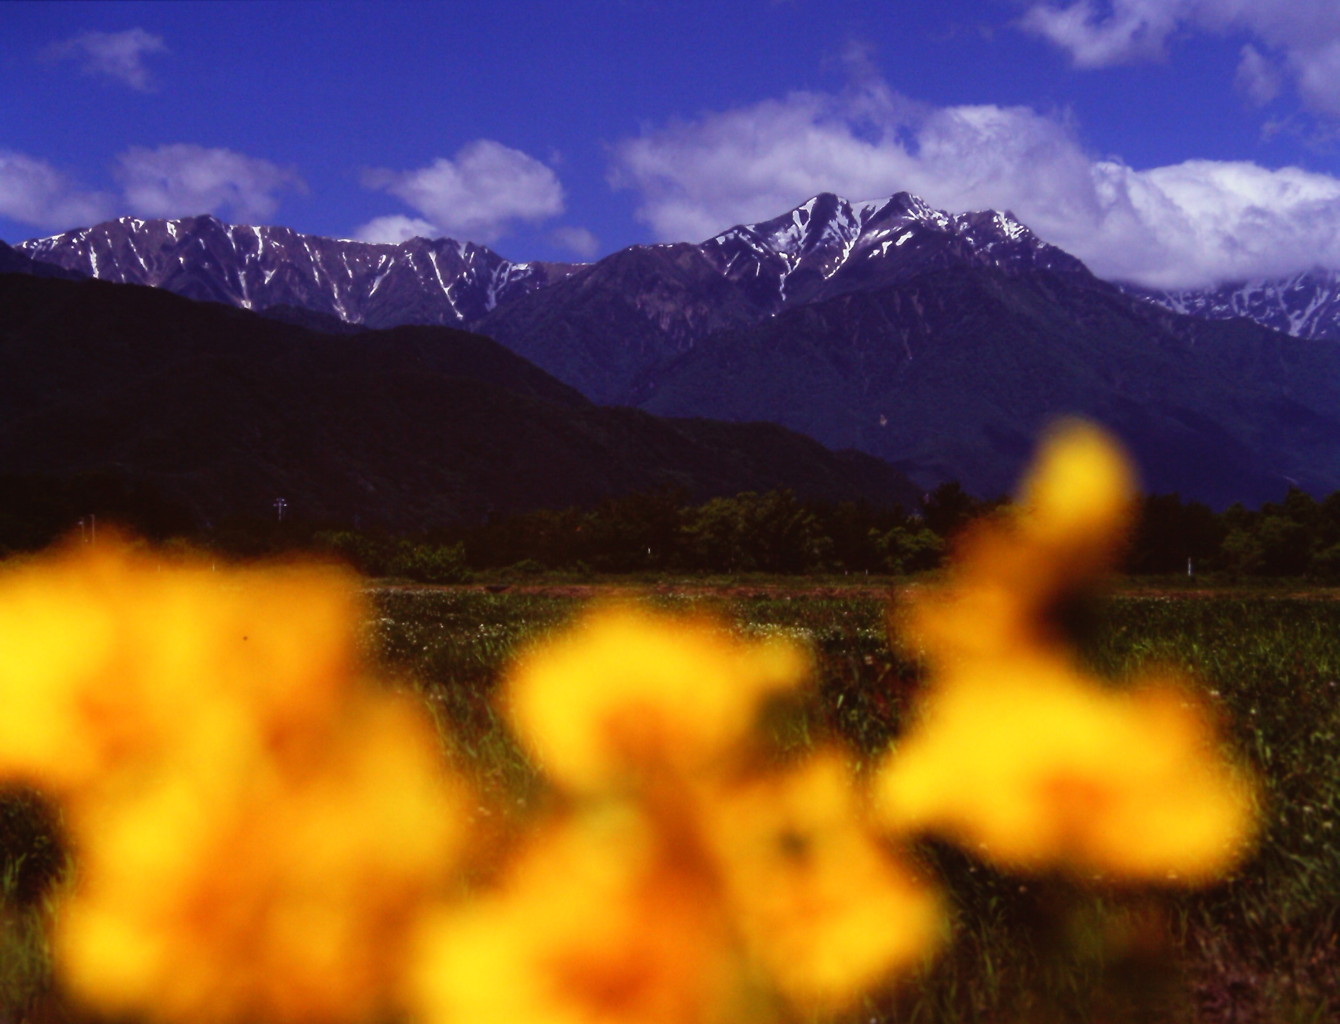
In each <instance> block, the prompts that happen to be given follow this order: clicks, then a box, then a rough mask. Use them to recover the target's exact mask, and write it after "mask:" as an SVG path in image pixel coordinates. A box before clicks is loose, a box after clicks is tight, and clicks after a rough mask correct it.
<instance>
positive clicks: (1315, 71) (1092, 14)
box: [1021, 0, 1340, 115]
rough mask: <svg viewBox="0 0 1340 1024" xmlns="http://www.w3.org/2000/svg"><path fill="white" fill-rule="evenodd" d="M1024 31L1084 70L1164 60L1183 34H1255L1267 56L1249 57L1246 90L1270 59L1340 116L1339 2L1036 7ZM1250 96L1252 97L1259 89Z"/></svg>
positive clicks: (1144, 1) (1317, 103) (1195, 0)
mask: <svg viewBox="0 0 1340 1024" xmlns="http://www.w3.org/2000/svg"><path fill="white" fill-rule="evenodd" d="M1021 24H1022V25H1023V27H1024V28H1025V29H1027V30H1029V31H1031V32H1034V33H1036V34H1038V35H1041V36H1043V37H1044V38H1046V39H1049V40H1050V41H1051V42H1053V43H1055V44H1056V45H1057V46H1059V47H1061V48H1062V49H1064V50H1066V51H1067V52H1069V54H1070V56H1071V59H1072V60H1073V61H1074V62H1075V64H1076V65H1077V66H1079V67H1089V68H1091V67H1104V66H1108V65H1113V64H1126V63H1132V62H1135V61H1140V60H1149V59H1154V58H1160V57H1163V56H1165V55H1166V53H1167V50H1168V44H1169V41H1170V40H1172V39H1173V38H1174V37H1175V36H1176V35H1177V34H1179V33H1183V32H1190V31H1208V32H1215V33H1229V32H1235V33H1247V34H1248V35H1250V36H1252V37H1254V39H1255V41H1256V42H1258V43H1260V44H1262V46H1263V47H1264V51H1265V52H1264V53H1263V52H1262V51H1261V50H1259V49H1257V48H1256V47H1254V46H1253V47H1252V51H1253V53H1254V54H1255V55H1256V56H1255V57H1246V58H1245V62H1244V63H1243V64H1240V65H1239V68H1238V79H1239V83H1240V85H1241V84H1242V82H1243V80H1244V77H1246V78H1248V79H1249V81H1250V80H1251V76H1252V75H1253V72H1254V71H1259V70H1263V69H1264V67H1265V66H1266V65H1265V64H1264V63H1263V62H1264V61H1265V60H1266V55H1267V54H1269V55H1271V57H1272V58H1273V61H1277V62H1278V66H1279V67H1281V68H1283V69H1284V72H1285V73H1287V74H1288V75H1289V76H1290V77H1291V78H1292V80H1293V83H1294V85H1295V87H1296V88H1297V90H1298V93H1299V95H1300V96H1301V97H1302V99H1303V101H1304V102H1305V103H1307V104H1308V105H1309V106H1310V107H1312V108H1313V109H1315V110H1317V111H1320V112H1322V113H1324V114H1328V115H1340V4H1337V3H1336V2H1335V0H1108V3H1106V4H1105V5H1103V7H1101V8H1100V7H1099V6H1098V5H1097V4H1095V3H1094V2H1093V0H1070V2H1068V3H1061V4H1056V3H1052V2H1047V3H1034V4H1033V5H1032V6H1031V7H1030V8H1029V9H1028V11H1027V12H1026V13H1025V14H1024V16H1023V18H1022V20H1021ZM1272 67H1273V62H1272ZM1278 73H1279V72H1276V74H1278ZM1255 81H1257V82H1259V83H1261V84H1265V83H1267V82H1268V81H1269V80H1268V79H1266V80H1261V79H1255ZM1247 88H1248V91H1249V95H1251V85H1250V84H1249V85H1248V86H1247ZM1276 88H1278V87H1276ZM1267 91H1268V90H1267ZM1258 95H1260V93H1258Z"/></svg>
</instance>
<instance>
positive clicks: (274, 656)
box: [0, 542, 360, 791]
mask: <svg viewBox="0 0 1340 1024" xmlns="http://www.w3.org/2000/svg"><path fill="white" fill-rule="evenodd" d="M351 583H352V581H351V580H350V579H349V578H348V577H347V576H346V575H345V574H344V573H341V572H338V571H336V570H334V569H327V568H313V567H303V568H296V567H295V568H272V569H266V570H236V569H234V570H228V571H224V572H213V571H211V568H210V566H208V565H205V564H203V563H200V562H189V561H188V562H182V563H178V564H172V563H169V564H167V565H163V564H161V562H160V561H159V560H158V559H157V558H156V557H154V556H153V555H152V554H150V553H142V552H137V551H135V550H133V549H131V548H130V547H128V546H126V545H124V544H121V543H117V542H105V543H103V544H101V545H99V546H97V547H92V548H89V547H85V546H71V547H67V548H65V549H64V550H62V551H58V552H56V553H54V554H52V555H47V556H44V557H41V558H37V559H32V560H28V561H24V562H20V563H17V564H16V565H13V566H7V567H5V568H3V569H0V648H2V649H3V650H4V652H5V657H4V658H3V659H0V707H4V708H5V714H4V715H0V774H6V775H19V776H25V777H28V778H29V779H30V780H31V781H33V782H35V783H38V784H41V785H43V786H45V787H47V788H50V789H53V790H56V791H62V790H66V789H69V788H71V787H78V786H81V785H88V784H91V783H95V782H102V781H105V780H106V776H107V773H108V772H110V771H113V770H115V769H117V768H119V767H126V766H129V765H130V764H131V762H136V763H142V762H145V761H146V760H152V759H154V758H157V757H159V756H161V755H162V754H163V752H164V751H165V750H167V749H168V748H174V747H177V746H179V745H180V742H179V741H180V737H181V736H182V735H183V732H184V731H190V729H191V726H192V723H194V722H198V721H201V720H204V721H205V722H207V723H210V724H211V727H214V728H217V727H218V726H219V725H220V724H221V723H223V722H224V721H225V720H230V721H231V723H232V724H233V725H234V726H236V727H237V728H239V729H243V730H247V731H249V732H250V733H252V734H253V735H252V736H251V740H252V742H253V744H254V743H260V744H265V745H272V746H278V745H282V744H283V743H284V742H285V741H286V738H287V737H289V736H291V735H294V734H301V733H302V732H303V731H304V730H306V729H308V728H309V727H311V726H312V725H314V724H315V723H318V722H320V721H321V720H322V719H323V718H324V717H328V716H329V715H330V714H331V709H332V708H333V707H336V706H337V705H338V701H339V699H340V698H341V697H342V696H343V694H344V692H345V691H346V690H347V689H348V688H349V686H350V685H351V682H352V679H353V670H354V667H355V662H356V659H355V648H354V629H353V624H354V623H355V622H356V620H357V615H358V613H359V611H360V605H359V601H358V598H357V593H356V590H355V589H354V587H353V586H352V585H351ZM229 706H230V707H231V710H230V707H229ZM233 739H234V738H233V737H230V738H229V741H228V742H229V743H232V742H233Z"/></svg>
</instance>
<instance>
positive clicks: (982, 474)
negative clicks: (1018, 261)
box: [644, 266, 1340, 505]
mask: <svg viewBox="0 0 1340 1024" xmlns="http://www.w3.org/2000/svg"><path fill="white" fill-rule="evenodd" d="M644 407H645V408H647V409H649V410H651V411H654V412H657V413H659V414H664V415H684V414H690V413H692V414H700V415H707V414H709V413H710V414H711V415H713V416H718V417H722V418H727V419H758V418H761V419H770V420H773V421H774V422H778V423H782V424H784V425H786V426H789V427H791V428H793V429H796V430H800V431H802V432H806V433H809V434H810V435H811V436H814V437H817V438H818V439H820V440H821V441H823V442H824V443H826V444H829V445H835V446H851V447H854V448H858V449H860V450H862V451H867V452H871V453H873V454H876V455H879V456H880V457H882V458H885V459H888V460H890V461H892V462H893V463H894V464H895V465H898V466H899V467H900V468H903V469H904V470H905V471H907V472H909V473H911V475H913V477H914V478H916V479H918V480H921V481H923V482H926V483H930V482H933V481H935V480H941V479H946V478H953V479H958V480H960V481H962V482H963V483H964V484H965V486H967V487H968V488H969V489H970V490H973V491H976V492H978V493H981V494H986V495H991V494H996V493H1003V492H1004V491H1005V490H1006V489H1007V488H1008V486H1009V485H1010V483H1011V481H1012V480H1013V479H1015V478H1016V477H1017V474H1018V472H1019V471H1020V469H1021V467H1022V466H1023V464H1024V463H1025V461H1026V459H1027V456H1028V453H1029V451H1030V450H1031V448H1032V445H1033V443H1034V440H1035V438H1036V437H1037V434H1038V432H1039V431H1040V430H1042V429H1044V428H1045V426H1046V425H1047V423H1048V422H1050V421H1051V420H1052V419H1054V418H1055V417H1057V416H1062V415H1067V414H1079V415H1085V416H1090V417H1094V418H1096V419H1098V420H1100V421H1101V422H1104V423H1106V424H1107V425H1109V426H1110V427H1111V428H1113V429H1114V430H1115V431H1116V432H1117V433H1118V434H1119V435H1120V436H1121V437H1123V439H1124V440H1126V441H1127V443H1128V444H1129V445H1130V446H1131V448H1132V449H1133V451H1134V454H1135V456H1136V458H1137V461H1138V462H1139V464H1140V465H1141V466H1142V467H1143V469H1144V473H1145V484H1146V486H1148V487H1149V488H1151V489H1153V490H1156V491H1172V490H1176V491H1180V492H1181V493H1182V494H1184V495H1186V496H1188V497H1194V498H1198V499H1201V500H1206V501H1209V502H1211V503H1213V504H1216V505H1223V504H1227V503H1228V502H1231V501H1235V500H1244V501H1259V500H1266V499H1276V498H1278V497H1279V496H1280V494H1281V493H1282V492H1283V490H1284V488H1285V487H1286V486H1287V484H1288V483H1290V482H1297V483H1299V484H1300V485H1302V486H1303V487H1305V488H1307V489H1310V490H1314V491H1316V492H1318V493H1323V492H1326V491H1329V490H1334V489H1336V488H1340V351H1337V350H1336V349H1334V348H1333V347H1332V346H1329V345H1323V344H1317V343H1308V342H1301V341H1299V340H1297V339H1293V338H1289V337H1287V336H1284V335H1280V334H1278V333H1275V332H1272V331H1268V330H1265V329H1264V328H1260V327H1257V326H1256V325H1253V324H1248V323H1245V322H1242V321H1235V322H1231V323H1216V322H1211V321H1202V320H1196V319H1193V318H1190V317H1181V316H1176V315H1173V314H1171V313H1167V312H1165V311H1162V310H1159V309H1158V308H1157V307H1152V306H1149V305H1147V304H1144V303H1141V302H1138V301H1137V300H1134V299H1131V298H1129V297H1127V296H1124V295H1122V294H1121V293H1120V292H1119V291H1117V290H1116V289H1115V288H1112V287H1110V286H1107V285H1104V284H1103V283H1102V282H1098V281H1096V280H1094V279H1091V278H1090V279H1088V280H1087V281H1086V280H1085V279H1084V278H1083V277H1080V276H1078V275H1073V274H1064V273H1063V274H1057V273H1054V272H1052V271H1049V270H1039V271H1032V272H1028V273H1017V272H1016V273H1006V272H1003V271H1000V270H984V269H980V268H970V267H964V266H959V267H950V268H946V269H942V270H934V271H930V272H928V273H925V274H923V275H920V276H918V277H915V278H913V279H911V280H909V281H906V282H903V283H901V284H897V285H894V286H892V287H888V288H884V289H880V290H872V291H863V292H850V293H848V294H845V295H841V296H837V297H835V298H832V299H828V300H825V301H821V302H815V303H811V304H810V305H807V306H803V307H800V308H798V309H795V310H791V311H789V312H786V313H783V314H782V315H780V316H778V317H776V318H775V319H773V320H770V321H768V322H767V323H764V324H759V325H755V326H753V327H750V328H746V329H743V330H737V331H729V332H722V333H720V334H717V335H714V336H713V337H711V338H709V339H706V340H704V341H703V342H701V343H700V344H699V345H698V346H697V347H696V348H695V349H694V350H693V351H691V352H689V353H686V354H685V355H684V356H682V357H681V358H680V359H679V360H678V361H677V362H676V363H675V364H674V365H672V366H670V367H668V368H667V369H666V370H665V371H664V372H663V374H662V375H661V378H660V380H659V381H658V384H657V387H656V389H655V391H654V392H653V393H652V394H651V395H650V396H649V397H648V399H647V400H646V401H645V402H644Z"/></svg>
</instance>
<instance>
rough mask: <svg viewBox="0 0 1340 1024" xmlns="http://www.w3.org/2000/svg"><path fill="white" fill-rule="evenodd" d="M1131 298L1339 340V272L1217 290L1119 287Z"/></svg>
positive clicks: (1319, 271)
mask: <svg viewBox="0 0 1340 1024" xmlns="http://www.w3.org/2000/svg"><path fill="white" fill-rule="evenodd" d="M1122 287H1123V289H1124V290H1125V291H1127V292H1129V293H1130V294H1131V295H1136V296H1139V297H1140V298H1143V299H1148V300H1149V301H1151V302H1157V303H1158V304H1159V305H1161V306H1164V307H1165V308H1167V309H1171V310H1173V311H1174V312H1177V313H1185V314H1187V315H1189V316H1198V317H1203V318H1204V319H1207V320H1231V319H1233V318H1235V317H1246V318H1247V319H1249V320H1255V321H1256V322H1257V323H1258V324H1262V325H1263V326H1265V327H1270V328H1273V329H1274V330H1277V331H1283V332H1284V333H1285V334H1292V335H1294V336H1295V337H1298V338H1317V339H1323V338H1324V339H1329V340H1335V341H1340V271H1337V270H1323V269H1321V268H1316V269H1313V270H1306V271H1303V272H1301V273H1297V274H1294V275H1292V276H1290V277H1283V278H1275V279H1271V280H1262V279H1258V280H1254V281H1244V282H1238V283H1236V284H1225V285H1220V286H1219V287H1217V288H1198V289H1196V288H1193V289H1184V290H1181V291H1153V290H1150V289H1146V288H1139V287H1136V286H1133V285H1123V286H1122Z"/></svg>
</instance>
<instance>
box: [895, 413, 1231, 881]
mask: <svg viewBox="0 0 1340 1024" xmlns="http://www.w3.org/2000/svg"><path fill="white" fill-rule="evenodd" d="M1133 496H1134V492H1133V487H1132V483H1131V479H1130V473H1129V469H1128V468H1127V464H1126V461H1125V460H1124V458H1122V456H1121V454H1120V452H1119V451H1118V450H1117V449H1116V448H1115V446H1114V445H1113V444H1112V442H1111V441H1110V440H1108V439H1107V437H1105V436H1104V435H1103V434H1102V433H1100V432H1099V431H1098V430H1096V429H1095V428H1093V427H1090V426H1087V425H1083V424H1071V425H1068V426H1067V427H1065V428H1063V429H1060V430H1058V431H1057V432H1056V433H1055V434H1054V435H1053V436H1052V438H1051V439H1050V440H1049V442H1048V443H1047V444H1046V445H1045V446H1044V448H1043V451H1042V453H1041V455H1040V457H1039V459H1038V462H1037V464H1036V466H1035V467H1034V469H1033V473H1032V476H1031V477H1030V478H1029V480H1028V481H1027V482H1026V484H1025V486H1024V488H1023V491H1022V493H1021V495H1020V499H1019V502H1018V505H1017V508H1016V509H1015V510H1014V511H1013V512H1012V513H1011V514H1009V515H1008V517H1005V518H998V519H988V520H982V521H980V522H979V523H978V524H977V526H976V529H975V530H972V531H970V532H969V533H968V535H967V536H966V537H965V538H964V542H963V546H962V548H963V549H962V551H961V552H960V557H959V558H958V560H957V562H956V564H955V566H954V569H953V571H952V573H951V575H950V577H949V578H948V580H947V581H946V582H945V583H944V584H943V585H941V586H938V587H934V588H930V589H929V590H928V591H927V592H926V593H925V594H923V595H921V596H920V597H919V598H917V599H915V600H913V601H912V602H911V603H910V607H909V609H908V610H907V612H906V613H905V615H904V617H903V619H902V620H901V621H900V622H899V623H897V626H898V628H899V630H900V632H902V633H903V634H904V636H905V637H906V639H907V642H909V643H910V644H912V645H915V646H917V647H918V648H919V649H920V651H921V653H922V654H923V655H924V657H925V658H926V660H927V662H928V664H929V667H930V674H931V680H930V685H929V693H928V695H927V697H926V699H925V701H924V702H923V705H922V707H921V708H920V709H919V715H918V718H917V720H916V721H915V723H914V724H913V726H912V727H911V728H910V729H909V730H908V731H907V732H906V734H905V735H904V737H903V738H902V739H901V741H900V742H899V743H898V744H897V745H896V747H895V749H894V750H893V751H892V753H891V754H890V756H889V758H888V760H887V763H886V765H885V766H884V768H883V769H882V770H881V773H880V779H879V783H878V787H879V800H880V806H881V812H882V816H883V819H884V820H885V821H886V822H887V823H888V824H889V826H890V827H892V828H894V829H896V830H898V831H909V830H910V831H929V832H934V833H938V834H941V835H943V836H944V837H946V838H949V839H953V840H957V841H958V842H960V843H962V844H963V845H964V846H966V847H967V848H968V849H969V850H970V851H972V852H975V853H978V854H980V855H981V856H983V857H985V858H987V859H989V860H991V861H993V862H994V863H996V864H997V865H999V866H1001V867H1003V868H1005V869H1007V870H1022V871H1039V870H1050V869H1059V870H1064V871H1069V872H1072V873H1075V874H1078V875H1080V876H1082V877H1107V878H1111V879H1115V880H1121V879H1129V880H1133V881H1184V882H1188V883H1193V884H1194V883H1203V882H1206V881H1209V880H1210V879H1212V878H1214V877H1216V876H1218V875H1221V874H1222V873H1224V872H1225V871H1227V870H1228V869H1229V868H1230V867H1231V866H1232V865H1233V864H1234V863H1235V862H1236V861H1238V860H1239V859H1240V858H1241V857H1242V855H1243V853H1244V851H1245V848H1246V844H1247V842H1248V840H1249V838H1250V835H1251V832H1252V827H1253V823H1254V820H1255V814H1254V809H1253V797H1252V788H1251V786H1250V785H1249V784H1248V781H1247V779H1246V778H1245V777H1244V776H1243V774H1242V773H1241V772H1240V771H1239V770H1237V769H1235V768H1234V767H1233V766H1232V765H1231V763H1229V762H1228V761H1227V760H1225V759H1224V757H1223V756H1222V752H1221V751H1219V750H1218V749H1217V747H1216V741H1215V736H1214V730H1213V728H1212V717H1211V715H1210V714H1209V712H1208V709H1207V708H1206V707H1205V705H1204V704H1203V703H1202V702H1201V700H1200V699H1199V698H1198V697H1196V696H1195V695H1194V693H1193V692H1192V690H1191V689H1190V687H1189V686H1188V685H1187V684H1186V683H1185V682H1184V681H1182V680H1180V679H1177V678H1175V677H1173V676H1172V675H1171V674H1169V673H1160V672H1152V673H1147V674H1145V675H1143V676H1141V677H1139V678H1136V679H1133V680H1130V681H1129V683H1128V685H1127V686H1126V687H1125V688H1122V689H1115V688H1112V687H1111V686H1108V685H1105V684H1104V683H1103V682H1101V681H1099V680H1097V679H1094V678H1092V677H1090V676H1089V675H1088V674H1087V673H1086V672H1085V671H1084V669H1083V668H1082V667H1081V666H1080V664H1079V661H1078V659H1077V657H1076V655H1075V652H1074V651H1073V649H1072V648H1071V646H1070V645H1069V643H1068V642H1067V639H1066V636H1065V632H1064V630H1063V629H1062V628H1061V623H1062V621H1063V620H1064V617H1065V616H1064V614H1063V611H1064V609H1065V607H1066V605H1067V603H1068V602H1070V601H1073V600H1074V599H1075V598H1076V597H1077V596H1079V595H1080V594H1081V593H1082V591H1083V589H1084V588H1085V587H1087V586H1090V585H1092V584H1093V583H1094V582H1095V581H1096V580H1097V579H1098V578H1099V577H1100V576H1101V575H1102V573H1103V572H1104V571H1105V570H1107V569H1108V568H1109V566H1110V565H1111V563H1112V562H1113V561H1114V559H1115V557H1116V555H1117V554H1118V552H1119V550H1120V545H1121V542H1122V540H1123V538H1124V535H1125V533H1126V530H1127V527H1128V520H1129V515H1130V509H1131V506H1132V501H1133Z"/></svg>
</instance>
